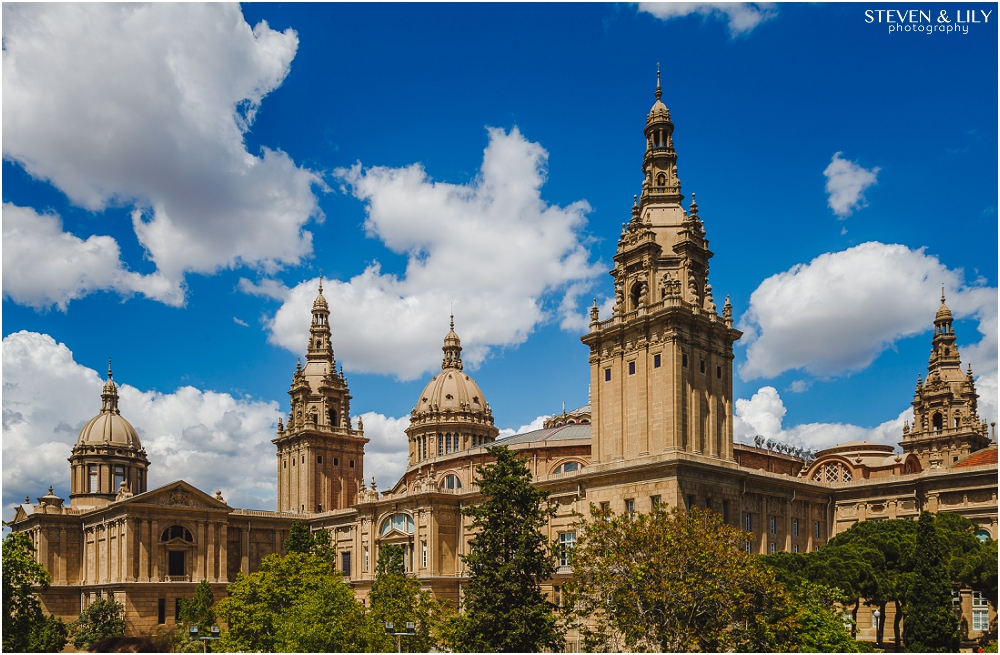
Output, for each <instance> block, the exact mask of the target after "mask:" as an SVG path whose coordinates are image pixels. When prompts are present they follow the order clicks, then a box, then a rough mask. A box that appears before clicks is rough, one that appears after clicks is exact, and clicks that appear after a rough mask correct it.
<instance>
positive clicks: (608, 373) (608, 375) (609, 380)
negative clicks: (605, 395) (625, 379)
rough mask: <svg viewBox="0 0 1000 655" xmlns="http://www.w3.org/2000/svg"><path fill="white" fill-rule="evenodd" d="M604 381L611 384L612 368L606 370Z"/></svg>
mask: <svg viewBox="0 0 1000 655" xmlns="http://www.w3.org/2000/svg"><path fill="white" fill-rule="evenodd" d="M604 381H605V382H611V369H610V368H606V369H604Z"/></svg>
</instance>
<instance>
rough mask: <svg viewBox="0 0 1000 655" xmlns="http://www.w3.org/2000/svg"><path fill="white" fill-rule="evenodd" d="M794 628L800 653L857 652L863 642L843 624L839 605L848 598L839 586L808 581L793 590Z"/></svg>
mask: <svg viewBox="0 0 1000 655" xmlns="http://www.w3.org/2000/svg"><path fill="white" fill-rule="evenodd" d="M792 597H793V599H794V601H795V604H796V608H795V626H796V628H795V632H796V634H797V635H798V637H799V644H798V647H797V648H796V650H797V651H798V652H800V653H858V652H863V649H864V646H862V644H861V643H859V642H858V641H856V640H855V639H854V637H853V636H852V635H851V631H850V630H848V628H846V627H845V626H844V621H843V618H842V617H841V612H840V610H839V609H838V607H842V606H844V604H845V601H846V600H847V599H846V597H845V596H844V594H843V592H841V591H840V589H837V588H833V587H827V586H825V585H822V584H816V583H813V582H809V581H804V582H801V583H800V584H799V585H798V586H796V587H795V588H794V589H793V590H792Z"/></svg>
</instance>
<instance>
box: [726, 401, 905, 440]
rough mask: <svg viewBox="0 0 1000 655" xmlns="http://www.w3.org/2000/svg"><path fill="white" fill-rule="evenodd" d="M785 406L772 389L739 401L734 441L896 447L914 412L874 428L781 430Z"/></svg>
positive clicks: (819, 425)
mask: <svg viewBox="0 0 1000 655" xmlns="http://www.w3.org/2000/svg"><path fill="white" fill-rule="evenodd" d="M784 417H785V404H784V402H782V400H781V396H780V395H778V391H777V389H775V388H774V387H761V388H760V389H759V390H758V391H757V393H755V394H754V395H753V396H752V397H751V398H750V400H746V399H744V398H738V399H737V400H736V403H735V412H734V413H733V438H734V439H735V440H737V441H741V442H743V443H753V438H754V436H756V435H760V436H762V437H764V438H765V439H774V440H776V441H780V442H782V443H786V444H790V445H793V446H800V447H803V448H811V449H814V450H822V449H824V448H830V447H831V446H835V445H836V444H838V443H844V442H845V441H857V440H860V441H871V442H873V443H879V444H886V445H890V446H895V445H896V444H897V443H898V442H899V441H901V440H902V438H903V422H904V421H910V422H911V423H912V421H913V409H912V408H908V409H905V410H903V411H902V412H901V413H900V414H899V415H898V416H897V417H896V418H893V419H890V420H888V421H885V422H883V423H881V424H879V425H877V426H875V427H873V428H864V427H860V426H857V425H852V424H850V423H803V424H800V425H795V426H792V427H790V428H784V427H783V426H782V422H783V420H784Z"/></svg>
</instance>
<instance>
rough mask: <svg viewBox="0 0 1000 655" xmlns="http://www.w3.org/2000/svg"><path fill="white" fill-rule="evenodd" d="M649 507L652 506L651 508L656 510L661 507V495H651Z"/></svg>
mask: <svg viewBox="0 0 1000 655" xmlns="http://www.w3.org/2000/svg"><path fill="white" fill-rule="evenodd" d="M649 507H650V509H652V510H653V511H654V512H655V511H656V510H657V509H659V507H660V497H659V496H650V497H649Z"/></svg>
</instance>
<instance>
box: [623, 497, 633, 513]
mask: <svg viewBox="0 0 1000 655" xmlns="http://www.w3.org/2000/svg"><path fill="white" fill-rule="evenodd" d="M625 512H626V513H628V514H635V499H633V498H629V499H627V500H626V501H625Z"/></svg>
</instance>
